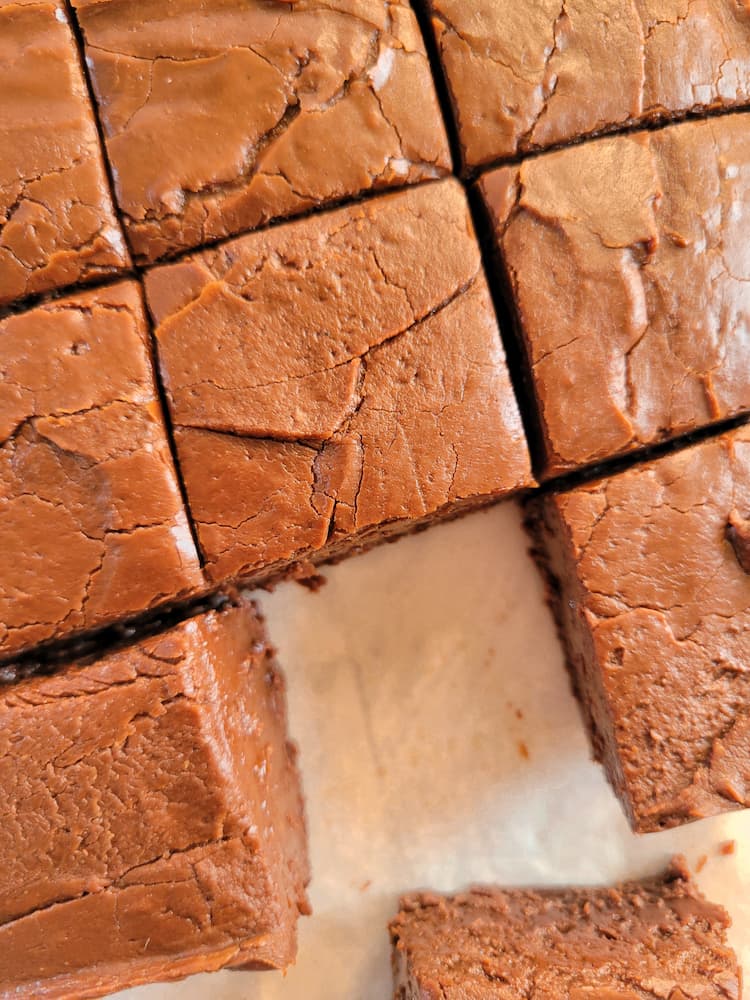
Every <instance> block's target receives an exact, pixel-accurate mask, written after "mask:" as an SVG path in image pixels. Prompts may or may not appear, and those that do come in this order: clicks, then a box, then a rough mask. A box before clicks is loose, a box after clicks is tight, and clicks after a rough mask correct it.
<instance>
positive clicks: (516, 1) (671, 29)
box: [416, 0, 750, 170]
mask: <svg viewBox="0 0 750 1000" xmlns="http://www.w3.org/2000/svg"><path fill="white" fill-rule="evenodd" d="M416 2H417V3H420V4H421V5H422V6H424V7H425V8H426V9H427V11H428V13H429V14H430V15H431V16H432V26H433V29H434V33H435V37H436V40H437V45H438V50H439V54H440V60H441V62H442V65H443V69H444V72H445V75H446V79H447V82H448V89H449V92H450V98H451V103H452V106H453V112H454V117H455V120H456V125H457V128H458V133H459V138H460V143H461V154H462V160H463V166H464V169H466V170H471V169H473V168H477V167H479V166H482V165H486V164H488V163H491V162H493V161H495V160H501V159H505V158H509V157H513V156H517V155H518V154H521V153H525V152H529V151H530V150H536V149H543V148H546V147H548V146H553V145H559V144H562V143H568V142H571V141H572V140H575V139H579V138H581V137H583V136H587V135H593V134H596V133H600V132H607V131H612V130H614V129H622V128H626V127H628V126H634V125H638V124H644V123H646V122H651V121H655V120H659V119H664V118H672V117H675V116H678V115H685V114H688V113H692V112H705V111H707V110H709V109H715V108H731V107H736V106H740V105H743V104H749V103H750V8H749V7H748V5H747V3H743V2H742V0H666V2H665V0H596V2H593V0H416Z"/></svg>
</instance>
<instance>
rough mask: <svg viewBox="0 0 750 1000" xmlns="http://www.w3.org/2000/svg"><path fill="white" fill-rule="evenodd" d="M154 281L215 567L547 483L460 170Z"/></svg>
mask: <svg viewBox="0 0 750 1000" xmlns="http://www.w3.org/2000/svg"><path fill="white" fill-rule="evenodd" d="M146 292H147V297H148V301H149V304H150V307H151V310H152V313H153V315H154V317H155V321H156V324H157V326H156V337H157V342H158V350H159V360H160V365H161V371H162V375H163V380H164V384H165V386H166V391H167V396H168V399H169V403H170V407H171V411H172V419H173V422H174V425H175V436H176V440H177V448H178V454H179V460H180V465H181V468H182V474H183V477H184V481H185V485H186V489H187V496H188V503H189V506H190V509H191V512H192V516H193V519H194V522H195V523H196V525H197V531H198V537H199V540H200V545H201V547H202V550H203V555H204V557H205V560H206V572H207V574H208V576H209V578H210V579H211V580H213V581H214V582H216V581H220V580H226V579H237V578H241V579H246V580H253V581H262V580H265V579H268V578H269V577H270V576H273V575H276V574H278V573H281V572H284V571H285V570H287V569H289V568H290V565H291V564H293V563H294V562H295V561H296V560H308V559H312V560H314V561H315V562H320V561H323V560H326V559H331V558H337V557H339V556H341V555H343V554H345V553H347V552H349V551H351V550H353V549H358V548H364V547H367V546H369V545H372V544H374V543H375V542H376V541H380V540H382V539H384V538H388V537H390V536H393V535H395V534H398V533H402V532H404V531H407V530H409V529H412V528H414V527H415V526H417V525H422V524H427V523H429V522H431V521H434V520H436V519H438V518H441V517H444V516H447V515H449V514H452V513H457V512H458V511H460V510H465V509H468V508H470V507H475V506H477V505H479V504H481V503H485V502H488V501H489V500H491V499H493V498H497V497H500V496H504V495H505V494H508V493H511V492H513V491H514V490H518V489H519V488H521V487H523V486H527V485H529V484H530V483H531V476H530V472H529V459H528V454H527V448H526V442H525V439H524V434H523V429H522V426H521V421H520V418H519V414H518V409H517V406H516V402H515V398H514V396H513V391H512V388H511V384H510V381H509V377H508V372H507V370H506V366H505V359H504V355H503V349H502V345H501V342H500V336H499V333H498V328H497V323H496V319H495V316H494V313H493V309H492V304H491V301H490V297H489V293H488V289H487V285H486V281H485V278H484V274H483V271H482V265H481V259H480V254H479V249H478V246H477V243H476V241H475V238H474V234H473V231H472V227H471V221H470V218H469V213H468V207H467V204H466V199H465V196H464V194H463V192H462V190H461V187H460V185H459V184H458V182H456V181H443V182H441V183H439V184H428V185H423V186H418V187H414V188H410V189H407V190H405V191H403V192H401V193H398V194H390V195H385V196H383V197H381V198H377V199H373V200H369V201H367V202H364V203H360V204H358V205H354V206H352V207H349V208H345V209H340V210H338V211H336V212H331V213H327V214H318V215H315V216H312V217H310V218H309V219H306V220H304V221H301V222H295V223H290V224H287V225H285V226H280V227H276V228H274V229H271V230H268V231H265V232H263V233H257V234H254V235H250V236H246V237H243V238H241V239H239V240H235V241H234V242H231V243H229V244H226V245H225V246H222V247H221V248H218V249H216V250H210V251H207V252H203V253H201V254H200V255H196V256H195V257H192V258H190V259H187V260H184V261H182V262H180V263H178V264H172V265H167V266H164V267H161V268H157V269H155V270H153V271H151V272H150V274H149V275H148V278H147V282H146Z"/></svg>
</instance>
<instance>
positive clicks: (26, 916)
mask: <svg viewBox="0 0 750 1000" xmlns="http://www.w3.org/2000/svg"><path fill="white" fill-rule="evenodd" d="M0 814H2V816H3V823H2V825H1V826H0V858H2V864H0V981H1V982H2V988H3V993H4V995H7V996H9V995H10V994H11V993H12V995H13V996H14V997H28V998H32V997H33V998H39V997H49V998H53V997H59V998H63V997H66V998H73V997H75V998H76V1000H81V998H84V997H98V996H101V995H103V994H104V993H107V992H110V991H112V990H116V989H123V988H124V987H126V986H133V985H138V984H140V983H146V982H153V981H156V980H167V979H179V978H181V977H183V976H186V975H189V974H191V973H194V972H207V971H213V970H215V969H219V968H224V967H227V966H229V967H236V968H239V967H242V968H258V969H260V968H283V967H285V966H287V965H288V964H289V963H290V962H292V961H293V960H294V957H295V952H296V922H297V917H298V915H299V914H300V913H308V912H309V906H308V903H307V897H306V894H305V887H306V885H307V883H308V881H309V871H308V860H307V846H306V832H305V821H304V814H303V805H302V796H301V790H300V784H299V775H298V772H297V767H296V748H295V747H294V745H292V744H290V743H289V742H288V741H287V738H286V706H285V693H284V681H283V677H282V675H281V674H280V672H279V670H278V668H277V666H276V664H275V662H274V659H273V650H272V649H271V647H269V645H268V643H267V640H266V637H265V634H264V631H263V625H262V619H260V618H259V617H258V616H257V615H256V613H255V611H254V610H253V607H252V606H251V605H250V604H249V603H244V604H239V605H236V606H234V607H231V608H229V609H228V610H225V611H222V612H217V611H211V612H208V613H206V614H202V615H199V616H198V617H196V618H193V619H190V620H188V621H186V622H183V623H182V624H180V625H177V626H175V627H173V628H171V629H169V630H167V631H165V632H163V633H161V634H160V635H156V636H152V637H150V638H148V639H145V640H142V641H140V642H136V643H134V644H133V645H130V646H125V647H124V648H120V649H115V650H113V651H110V652H107V653H106V654H104V655H101V656H100V657H99V658H90V659H89V660H88V661H86V662H76V661H72V662H70V663H67V664H65V665H64V666H63V667H61V668H60V669H59V670H58V671H56V672H55V673H54V674H52V675H50V676H45V677H32V678H28V679H26V680H23V681H20V682H19V683H17V684H11V685H7V686H5V687H0Z"/></svg>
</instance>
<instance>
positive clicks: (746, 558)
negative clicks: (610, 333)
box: [529, 426, 750, 831]
mask: <svg viewBox="0 0 750 1000" xmlns="http://www.w3.org/2000/svg"><path fill="white" fill-rule="evenodd" d="M749 517H750V428H749V427H747V426H744V427H741V428H740V429H738V430H734V431H731V432H728V433H726V434H723V435H722V436H721V437H718V438H715V439H713V440H709V441H706V442H704V443H703V444H699V445H696V446H694V447H692V448H688V449H686V450H684V451H679V452H676V453H674V454H671V455H668V456H665V457H662V458H659V459H655V460H653V461H651V462H648V463H647V464H645V465H642V466H639V467H635V468H632V469H630V470H629V471H627V472H623V473H622V474H620V475H613V476H610V477H609V478H606V479H600V480H598V481H597V482H594V483H590V484H588V485H585V486H580V487H577V488H576V489H574V490H571V492H569V493H559V494H548V495H546V496H544V497H540V498H539V499H538V500H536V499H535V500H534V501H533V502H532V503H530V504H529V519H530V525H531V528H532V531H533V533H534V536H535V538H536V541H537V547H538V550H539V551H538V556H539V559H540V561H541V564H542V566H543V568H544V569H545V571H546V573H547V575H548V578H549V581H550V584H551V587H550V592H551V597H552V602H553V607H554V609H555V613H556V616H557V620H558V624H559V626H560V630H561V633H562V636H563V639H564V641H565V644H566V647H567V653H568V661H569V665H570V668H571V670H572V674H573V678H574V683H575V687H576V689H577V693H578V696H579V698H580V700H581V702H582V705H583V710H584V715H585V716H586V718H587V720H588V724H589V729H590V733H591V737H592V740H593V745H594V749H595V752H596V756H597V757H598V758H599V759H600V760H601V761H603V763H604V765H605V768H606V770H607V774H608V776H609V779H610V781H611V782H612V784H613V786H614V788H615V790H616V791H617V793H618V795H619V797H620V799H621V800H622V803H623V805H624V807H625V810H626V812H627V813H628V816H629V817H630V820H631V822H632V824H633V827H634V828H635V829H636V830H638V831H651V830H659V829H662V828H664V827H670V826H676V825H678V824H680V823H685V822H688V821H690V820H694V819H699V818H701V817H704V816H710V815H712V814H714V813H720V812H724V811H726V810H730V809H738V808H741V807H746V806H748V805H750V674H748V670H747V664H748V662H750V576H748V573H749V572H750V520H748V518H749Z"/></svg>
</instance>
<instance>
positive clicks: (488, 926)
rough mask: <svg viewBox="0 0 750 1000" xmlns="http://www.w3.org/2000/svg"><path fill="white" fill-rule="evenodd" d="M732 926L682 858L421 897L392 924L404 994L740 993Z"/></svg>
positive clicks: (637, 998) (716, 997)
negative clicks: (616, 873)
mask: <svg viewBox="0 0 750 1000" xmlns="http://www.w3.org/2000/svg"><path fill="white" fill-rule="evenodd" d="M729 923H730V920H729V916H728V914H727V913H726V912H725V910H724V909H723V908H722V907H721V906H716V905H714V904H712V903H709V902H707V901H706V899H705V898H704V897H703V896H702V895H701V893H700V892H699V891H698V889H697V888H696V886H695V885H694V884H693V883H692V882H691V880H690V876H689V874H688V872H687V871H686V869H685V867H684V863H683V862H682V861H681V859H676V861H675V862H674V864H673V866H672V868H671V869H670V870H669V871H668V872H667V873H666V874H665V875H663V876H662V877H660V878H649V879H644V880H642V881H633V882H625V883H624V884H622V885H620V886H617V887H616V888H608V889H539V890H534V889H493V888H477V889H473V890H471V891H469V892H464V893H459V894H457V895H455V896H439V895H437V894H436V893H417V894H414V895H411V896H406V897H404V898H403V899H402V900H401V912H400V913H399V914H398V916H397V917H396V918H395V920H394V921H393V922H392V923H391V925H390V932H391V940H392V944H393V970H394V978H395V1000H469V998H470V1000H551V998H554V1000H655V998H657V997H658V998H661V1000H698V998H700V1000H738V998H739V996H740V992H741V980H742V975H741V971H740V968H739V966H738V963H737V958H736V956H735V955H734V953H733V952H732V950H731V949H730V948H729V947H728V945H727V943H726V929H727V927H728V926H729Z"/></svg>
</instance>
